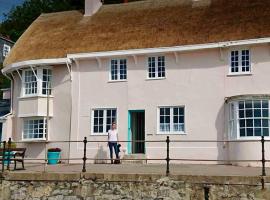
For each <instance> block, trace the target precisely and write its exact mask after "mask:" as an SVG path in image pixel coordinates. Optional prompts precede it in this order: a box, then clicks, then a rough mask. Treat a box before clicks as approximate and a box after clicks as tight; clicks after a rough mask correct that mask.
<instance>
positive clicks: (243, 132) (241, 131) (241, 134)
mask: <svg viewBox="0 0 270 200" xmlns="http://www.w3.org/2000/svg"><path fill="white" fill-rule="evenodd" d="M245 135H246V130H245V128H240V137H244V136H245Z"/></svg>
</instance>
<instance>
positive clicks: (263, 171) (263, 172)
mask: <svg viewBox="0 0 270 200" xmlns="http://www.w3.org/2000/svg"><path fill="white" fill-rule="evenodd" d="M261 143H262V189H264V177H265V176H266V173H265V148H264V143H265V140H264V136H262V139H261Z"/></svg>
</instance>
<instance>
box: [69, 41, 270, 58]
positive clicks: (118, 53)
mask: <svg viewBox="0 0 270 200" xmlns="http://www.w3.org/2000/svg"><path fill="white" fill-rule="evenodd" d="M264 43H270V38H259V39H249V40H236V41H226V42H218V43H207V44H196V45H183V46H174V47H160V48H146V49H130V50H118V51H104V52H92V53H77V54H68V55H67V57H68V58H70V59H87V58H100V57H110V56H125V55H126V56H128V55H131V56H133V55H142V54H154V53H172V52H184V51H194V50H203V49H214V48H226V47H234V46H240V45H252V44H264Z"/></svg>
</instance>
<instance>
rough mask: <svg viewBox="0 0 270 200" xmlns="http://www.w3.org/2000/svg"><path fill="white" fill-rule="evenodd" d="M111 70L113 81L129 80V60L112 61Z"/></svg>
mask: <svg viewBox="0 0 270 200" xmlns="http://www.w3.org/2000/svg"><path fill="white" fill-rule="evenodd" d="M110 69H111V70H110V80H111V81H117V80H126V79H127V59H112V60H111V66H110Z"/></svg>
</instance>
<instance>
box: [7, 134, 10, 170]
mask: <svg viewBox="0 0 270 200" xmlns="http://www.w3.org/2000/svg"><path fill="white" fill-rule="evenodd" d="M10 148H11V138H8V148H7V170H10V153H11V152H10Z"/></svg>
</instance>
